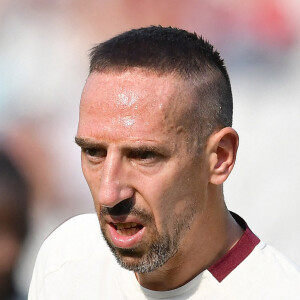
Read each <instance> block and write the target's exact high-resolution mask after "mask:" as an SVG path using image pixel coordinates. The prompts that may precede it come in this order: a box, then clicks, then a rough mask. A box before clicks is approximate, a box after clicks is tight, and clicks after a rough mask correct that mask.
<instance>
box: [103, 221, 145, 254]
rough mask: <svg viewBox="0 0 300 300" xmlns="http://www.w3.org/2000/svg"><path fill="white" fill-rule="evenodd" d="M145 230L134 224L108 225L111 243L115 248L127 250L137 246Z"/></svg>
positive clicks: (141, 226) (112, 223)
mask: <svg viewBox="0 0 300 300" xmlns="http://www.w3.org/2000/svg"><path fill="white" fill-rule="evenodd" d="M145 229H146V227H144V226H143V225H142V224H139V223H135V222H126V223H125V222H122V223H119V222H118V223H115V222H110V223H108V232H109V235H110V238H111V241H112V243H113V244H114V245H115V246H116V247H117V248H124V249H125V248H127V249H128V248H132V247H134V246H137V244H138V243H139V242H140V241H141V240H142V238H143V236H144V235H145Z"/></svg>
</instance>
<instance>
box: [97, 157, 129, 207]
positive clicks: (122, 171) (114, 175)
mask: <svg viewBox="0 0 300 300" xmlns="http://www.w3.org/2000/svg"><path fill="white" fill-rule="evenodd" d="M127 173H128V172H127V167H126V165H125V162H124V160H123V159H122V156H121V155H119V154H118V153H113V152H111V153H110V152H107V156H106V158H105V161H104V163H103V167H102V170H101V176H100V188H99V202H100V205H102V206H105V207H114V206H115V205H117V204H118V203H120V202H121V201H123V200H126V199H130V198H132V197H133V194H134V189H133V188H132V187H131V186H130V185H129V184H128V176H127V175H128V174H127Z"/></svg>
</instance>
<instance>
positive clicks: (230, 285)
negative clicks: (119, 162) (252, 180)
mask: <svg viewBox="0 0 300 300" xmlns="http://www.w3.org/2000/svg"><path fill="white" fill-rule="evenodd" d="M235 218H236V219H238V220H237V221H238V222H243V221H241V220H242V219H241V218H239V217H238V216H237V215H235ZM245 226H246V225H245ZM54 299H55V300H69V299H72V300H77V299H78V300H79V299H80V300H99V299H105V300H122V299H130V300H135V299H137V300H138V299H174V300H175V299H177V300H179V299H190V300H194V299H205V300H218V299H222V300H227V299H228V300H229V299H230V300H234V299H238V300H248V299H251V300H253V299H255V300H258V299H259V300H266V299H270V300H277V299H278V300H283V299H289V300H299V299H300V273H299V270H297V268H296V267H295V266H294V265H292V264H291V263H290V262H289V261H288V260H287V259H286V258H285V257H284V256H283V255H282V254H280V253H279V252H277V251H276V250H275V249H274V248H272V247H270V246H268V245H266V244H264V243H263V242H261V241H260V240H259V239H258V238H257V237H256V236H255V235H254V234H253V233H252V232H251V231H250V229H249V228H248V227H247V229H246V231H245V233H244V234H243V236H242V237H241V239H240V240H239V241H238V243H237V244H236V245H235V246H234V247H233V248H232V249H231V250H230V251H229V252H228V253H227V254H226V255H225V256H224V257H223V258H221V259H220V260H219V261H218V262H217V263H215V264H214V265H213V266H211V267H210V268H209V269H208V270H205V271H203V272H202V273H200V274H199V275H198V276H196V277H195V278H194V279H193V280H191V281H190V282H188V283H187V284H185V285H184V286H182V287H180V288H177V289H174V290H171V291H165V292H158V291H151V290H148V289H145V288H143V287H142V286H140V285H139V283H138V281H137V280H136V277H135V275H134V273H133V272H132V271H128V270H125V269H123V268H121V267H120V266H119V265H118V263H117V262H116V260H115V258H114V257H113V255H112V253H111V252H110V250H109V248H108V246H107V245H106V243H105V241H104V239H103V237H102V235H101V230H100V225H99V222H98V219H97V216H96V215H95V214H86V215H81V216H77V217H75V218H72V219H70V220H69V221H67V222H66V223H64V224H63V225H62V226H60V227H59V228H58V229H57V230H56V231H55V232H53V233H52V234H51V235H50V236H49V238H48V239H47V240H46V241H45V242H44V244H43V246H42V247H41V250H40V252H39V254H38V257H37V261H36V264H35V268H34V272H33V277H32V281H31V285H30V291H29V300H54Z"/></svg>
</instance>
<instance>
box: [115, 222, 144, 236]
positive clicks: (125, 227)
mask: <svg viewBox="0 0 300 300" xmlns="http://www.w3.org/2000/svg"><path fill="white" fill-rule="evenodd" d="M110 225H111V226H113V227H114V228H115V230H116V231H117V233H118V234H119V235H122V236H133V235H135V234H136V233H138V232H139V231H140V230H141V229H142V228H143V227H144V226H143V225H141V224H137V223H134V222H128V223H110Z"/></svg>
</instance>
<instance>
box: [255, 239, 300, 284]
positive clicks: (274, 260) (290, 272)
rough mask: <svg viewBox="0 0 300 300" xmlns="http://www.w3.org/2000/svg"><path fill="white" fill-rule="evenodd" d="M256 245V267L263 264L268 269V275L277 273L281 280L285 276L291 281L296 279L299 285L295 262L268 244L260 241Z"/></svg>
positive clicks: (299, 273) (299, 275)
mask: <svg viewBox="0 0 300 300" xmlns="http://www.w3.org/2000/svg"><path fill="white" fill-rule="evenodd" d="M258 246H259V247H258V253H259V255H257V260H258V268H259V266H260V265H261V266H263V267H264V268H265V269H266V270H268V271H269V276H271V277H272V276H278V275H279V276H280V278H281V280H284V278H285V279H286V280H287V281H288V282H291V280H292V281H293V280H294V279H296V280H297V282H298V285H299V287H300V269H299V267H298V266H297V265H296V264H295V263H293V262H292V261H291V260H290V259H288V258H287V257H286V256H285V255H284V254H282V253H281V252H279V251H278V250H276V249H275V248H273V247H272V246H270V245H266V244H264V243H261V244H260V245H258Z"/></svg>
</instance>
